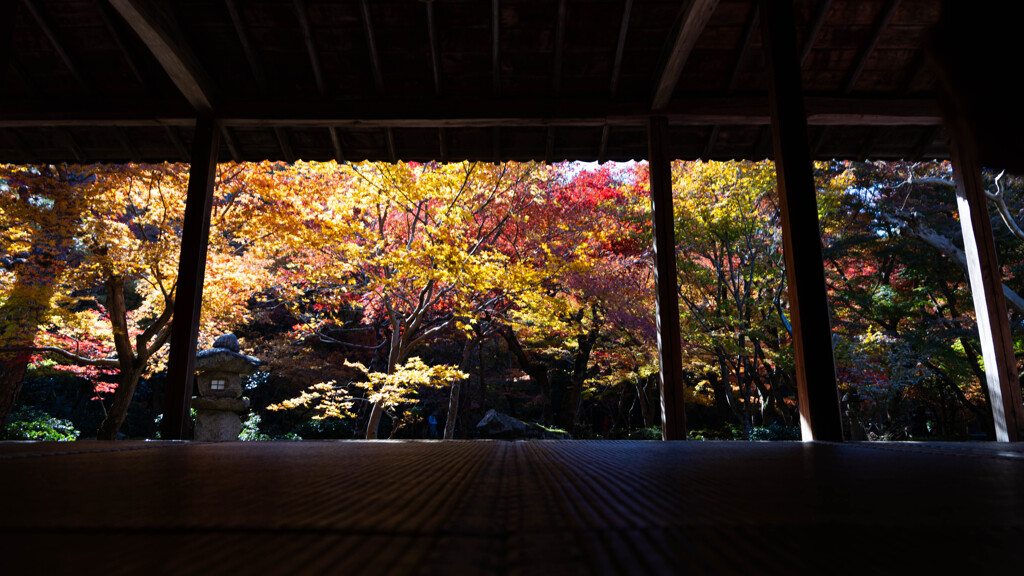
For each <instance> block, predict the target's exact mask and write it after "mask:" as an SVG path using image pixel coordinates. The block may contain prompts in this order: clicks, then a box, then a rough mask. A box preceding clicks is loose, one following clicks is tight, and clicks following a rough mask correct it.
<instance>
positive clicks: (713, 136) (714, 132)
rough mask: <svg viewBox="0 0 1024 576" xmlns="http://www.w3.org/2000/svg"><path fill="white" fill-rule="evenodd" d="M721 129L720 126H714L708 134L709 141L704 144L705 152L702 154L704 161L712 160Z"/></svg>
mask: <svg viewBox="0 0 1024 576" xmlns="http://www.w3.org/2000/svg"><path fill="white" fill-rule="evenodd" d="M719 130H720V128H719V127H718V126H712V127H711V131H710V132H709V133H708V139H707V141H706V142H704V152H702V153H701V155H700V157H701V158H703V159H704V160H710V159H711V153H712V152H713V151H714V149H715V142H717V141H718V132H719Z"/></svg>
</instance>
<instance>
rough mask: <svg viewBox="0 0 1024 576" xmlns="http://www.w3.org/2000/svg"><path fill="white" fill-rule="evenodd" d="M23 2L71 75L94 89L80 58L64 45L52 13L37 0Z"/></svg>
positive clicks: (89, 90) (83, 84)
mask: <svg viewBox="0 0 1024 576" xmlns="http://www.w3.org/2000/svg"><path fill="white" fill-rule="evenodd" d="M22 3H23V4H24V5H25V7H26V8H28V11H29V12H31V13H32V16H33V17H34V18H35V20H36V23H37V24H39V28H40V29H41V30H42V31H43V34H44V35H45V36H46V37H47V38H48V39H49V40H50V44H52V45H53V49H54V50H56V51H57V55H58V56H60V59H61V60H63V61H64V65H65V66H67V67H68V69H69V70H70V71H71V75H72V76H74V77H75V80H77V81H78V83H79V84H81V85H82V87H83V88H85V89H86V91H88V92H92V91H93V86H92V82H91V81H90V80H89V77H88V75H86V73H85V70H83V68H82V66H81V64H80V63H79V62H78V59H77V58H76V57H75V56H73V55H72V54H71V52H70V51H69V50H68V49H67V47H66V46H64V42H63V41H62V40H61V38H60V36H59V35H58V34H57V29H56V27H55V26H54V25H53V21H52V20H50V15H49V14H47V13H46V11H45V10H43V7H42V6H40V5H39V3H38V2H36V0H22Z"/></svg>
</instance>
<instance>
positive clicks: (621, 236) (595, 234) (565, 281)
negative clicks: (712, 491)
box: [501, 164, 653, 429]
mask: <svg viewBox="0 0 1024 576" xmlns="http://www.w3.org/2000/svg"><path fill="white" fill-rule="evenodd" d="M565 168H567V167H563V172H562V173H557V172H556V173H555V174H554V175H553V177H552V178H551V179H550V180H549V181H548V182H546V183H545V185H544V187H543V201H542V202H541V201H538V202H536V203H535V204H533V205H532V206H530V208H529V210H528V211H527V212H525V213H524V214H523V217H522V218H520V219H519V220H518V221H517V223H516V226H519V227H521V232H520V233H519V235H518V236H517V240H518V241H517V243H516V245H515V250H514V251H513V252H510V258H512V259H514V260H515V261H517V262H523V263H524V264H525V265H526V266H529V267H531V268H532V269H534V270H536V271H537V274H538V275H539V276H538V279H539V280H540V281H539V282H538V283H537V285H536V286H537V288H536V289H535V290H533V291H531V292H525V293H523V294H521V295H519V296H518V297H510V303H511V304H512V305H511V307H510V308H509V310H508V312H507V313H506V314H505V316H504V317H503V318H502V327H501V335H502V336H503V338H504V339H505V341H506V343H507V344H508V347H509V350H510V351H511V352H512V353H513V355H515V357H516V359H517V361H518V363H519V366H520V368H521V369H522V370H523V371H524V372H526V373H527V374H528V375H529V376H530V378H531V379H532V380H533V381H534V382H535V383H536V384H537V385H538V387H539V388H540V390H541V394H542V406H543V409H542V418H543V420H544V422H545V423H546V424H549V425H551V424H557V425H558V426H560V427H562V428H565V429H572V428H573V427H574V426H575V425H576V424H577V423H578V417H579V415H580V409H581V406H582V400H583V398H584V396H592V395H593V393H594V391H595V387H596V386H604V387H605V388H607V385H608V384H609V383H610V382H616V383H621V382H623V381H626V380H627V379H629V378H630V375H629V372H630V370H628V369H626V368H625V367H624V365H623V363H619V362H616V361H615V360H616V355H615V353H614V352H609V351H608V350H615V349H616V348H618V351H620V352H622V353H623V355H622V356H621V358H619V359H625V358H626V357H627V356H629V354H626V352H627V349H626V348H622V346H627V347H628V348H629V350H632V348H633V347H632V346H630V345H634V344H635V345H637V346H639V347H641V348H643V347H648V349H649V347H650V346H651V345H652V343H653V340H652V338H651V337H652V336H653V313H652V309H653V290H652V288H651V287H652V283H651V275H650V274H651V270H652V266H651V258H650V256H651V252H650V250H651V246H650V236H649V234H648V233H647V230H648V229H649V215H648V210H649V205H648V202H649V201H648V193H647V191H646V186H647V172H646V166H645V165H640V164H632V165H626V166H613V165H610V164H607V165H605V166H601V167H597V168H593V169H582V170H568V169H565ZM595 353H597V354H599V355H601V356H602V359H603V360H604V361H603V362H602V363H601V364H600V365H597V364H595V363H594V362H593V357H594V354H595ZM633 359H635V358H633ZM562 360H564V361H567V362H568V363H569V364H570V365H571V368H570V369H569V370H568V372H569V377H568V384H567V386H565V387H564V389H557V390H556V389H553V384H552V378H551V371H552V370H553V368H554V366H555V365H556V364H557V363H559V362H560V361H562ZM626 364H630V362H626ZM622 370H625V372H621V371H622ZM556 397H558V398H559V399H560V402H559V403H558V405H557V406H556V405H554V403H553V400H554V399H555V398H556ZM644 399H645V400H646V395H645V397H644ZM648 408H649V407H648ZM648 414H649V411H648Z"/></svg>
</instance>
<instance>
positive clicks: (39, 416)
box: [3, 408, 81, 442]
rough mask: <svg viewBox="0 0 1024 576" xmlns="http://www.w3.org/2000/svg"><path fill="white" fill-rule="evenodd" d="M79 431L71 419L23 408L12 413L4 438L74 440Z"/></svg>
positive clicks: (53, 440) (49, 440)
mask: <svg viewBox="0 0 1024 576" xmlns="http://www.w3.org/2000/svg"><path fill="white" fill-rule="evenodd" d="M79 434H81V432H79V431H78V430H75V427H74V425H72V424H71V421H70V420H62V419H60V418H54V417H53V416H50V415H49V414H47V413H46V412H43V411H42V410H35V409H30V408H22V409H21V410H19V411H18V412H15V413H14V414H12V415H11V417H10V420H9V421H8V422H7V427H6V428H5V429H4V433H3V439H4V440H43V441H46V442H74V441H75V440H77V439H78V436H79Z"/></svg>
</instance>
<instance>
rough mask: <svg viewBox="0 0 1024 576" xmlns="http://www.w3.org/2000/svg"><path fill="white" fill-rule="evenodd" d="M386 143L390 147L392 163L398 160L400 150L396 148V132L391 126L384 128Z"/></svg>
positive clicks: (389, 155)
mask: <svg viewBox="0 0 1024 576" xmlns="http://www.w3.org/2000/svg"><path fill="white" fill-rule="evenodd" d="M384 143H385V144H386V145H387V148H388V159H389V160H390V161H391V163H392V164H394V163H396V162H398V151H397V150H395V133H394V130H392V129H391V128H385V129H384Z"/></svg>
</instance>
